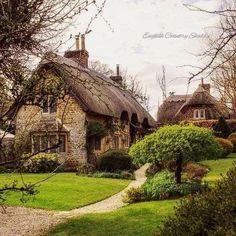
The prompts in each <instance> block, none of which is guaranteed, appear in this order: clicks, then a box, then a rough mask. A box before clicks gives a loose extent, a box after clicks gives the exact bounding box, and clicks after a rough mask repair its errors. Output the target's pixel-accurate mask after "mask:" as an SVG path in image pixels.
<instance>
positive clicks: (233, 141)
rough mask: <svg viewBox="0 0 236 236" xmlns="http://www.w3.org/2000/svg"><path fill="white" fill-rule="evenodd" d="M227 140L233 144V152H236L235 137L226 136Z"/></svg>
mask: <svg viewBox="0 0 236 236" xmlns="http://www.w3.org/2000/svg"><path fill="white" fill-rule="evenodd" d="M228 140H229V141H230V142H231V143H232V144H233V146H234V150H233V152H236V138H228Z"/></svg>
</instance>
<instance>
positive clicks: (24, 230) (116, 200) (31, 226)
mask: <svg viewBox="0 0 236 236" xmlns="http://www.w3.org/2000/svg"><path fill="white" fill-rule="evenodd" d="M147 168H148V165H144V166H143V167H141V168H140V169H139V170H137V171H136V172H135V177H136V180H134V181H132V182H131V183H130V184H129V185H128V186H127V187H126V188H125V189H124V190H123V191H121V192H119V193H117V194H115V195H113V196H111V197H109V198H107V199H105V200H103V201H100V202H97V203H94V204H91V205H88V206H85V207H81V208H78V209H74V210H71V211H60V212H55V211H45V210H39V209H32V208H24V207H8V208H7V214H2V213H0V222H1V223H0V236H40V235H44V234H45V232H47V231H48V230H49V228H50V227H52V226H54V225H56V224H59V223H61V222H63V221H64V220H66V219H68V218H71V217H76V216H80V215H83V214H87V213H101V212H110V211H114V210H116V209H118V208H120V207H123V206H125V205H126V204H125V203H123V202H122V196H123V194H124V192H125V191H126V190H127V189H129V188H131V187H139V186H141V185H142V184H143V183H144V182H145V181H146V177H145V171H146V169H147Z"/></svg>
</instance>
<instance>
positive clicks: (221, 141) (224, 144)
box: [216, 138, 234, 157]
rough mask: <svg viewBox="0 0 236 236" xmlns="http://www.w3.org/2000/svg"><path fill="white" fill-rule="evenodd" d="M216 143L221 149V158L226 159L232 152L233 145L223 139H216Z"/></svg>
mask: <svg viewBox="0 0 236 236" xmlns="http://www.w3.org/2000/svg"><path fill="white" fill-rule="evenodd" d="M216 141H217V142H218V143H219V144H220V146H221V147H222V148H223V154H222V157H227V156H228V155H229V154H230V153H232V152H233V150H234V145H233V143H232V142H231V141H230V140H228V139H224V138H216Z"/></svg>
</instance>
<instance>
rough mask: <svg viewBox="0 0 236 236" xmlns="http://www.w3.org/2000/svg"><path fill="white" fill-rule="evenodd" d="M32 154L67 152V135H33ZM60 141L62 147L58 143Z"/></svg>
mask: <svg viewBox="0 0 236 236" xmlns="http://www.w3.org/2000/svg"><path fill="white" fill-rule="evenodd" d="M31 141H32V152H41V151H44V152H49V153H58V152H66V135H65V134H61V135H58V134H34V135H32V139H31ZM59 141H60V146H59V147H58V143H59Z"/></svg>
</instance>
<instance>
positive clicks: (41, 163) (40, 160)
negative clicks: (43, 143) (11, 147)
mask: <svg viewBox="0 0 236 236" xmlns="http://www.w3.org/2000/svg"><path fill="white" fill-rule="evenodd" d="M59 165H60V163H59V160H58V155H57V154H56V153H39V154H37V155H34V156H32V157H30V158H29V159H27V157H26V161H24V162H23V166H22V171H23V172H28V173H47V172H52V171H53V170H55V169H56V168H57V167H58V166H59Z"/></svg>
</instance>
